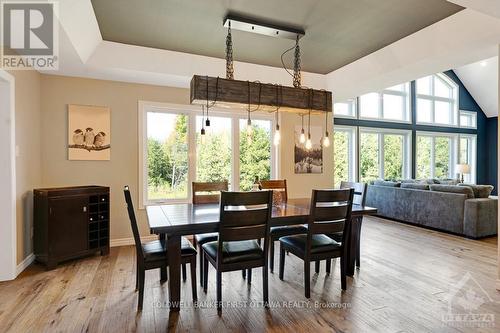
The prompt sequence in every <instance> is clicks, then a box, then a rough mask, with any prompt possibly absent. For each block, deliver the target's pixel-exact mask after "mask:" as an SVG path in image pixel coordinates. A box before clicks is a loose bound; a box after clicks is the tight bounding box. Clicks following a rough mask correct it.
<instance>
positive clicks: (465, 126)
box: [458, 110, 477, 129]
mask: <svg viewBox="0 0 500 333" xmlns="http://www.w3.org/2000/svg"><path fill="white" fill-rule="evenodd" d="M462 115H464V116H471V117H472V119H474V124H473V125H472V126H467V125H462V124H461V123H460V117H461V116H462ZM458 125H459V126H460V127H461V128H472V129H477V112H475V111H466V110H459V113H458Z"/></svg>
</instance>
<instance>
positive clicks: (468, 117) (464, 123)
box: [460, 110, 477, 128]
mask: <svg viewBox="0 0 500 333" xmlns="http://www.w3.org/2000/svg"><path fill="white" fill-rule="evenodd" d="M460 127H465V128H477V114H476V112H473V111H462V110H460Z"/></svg>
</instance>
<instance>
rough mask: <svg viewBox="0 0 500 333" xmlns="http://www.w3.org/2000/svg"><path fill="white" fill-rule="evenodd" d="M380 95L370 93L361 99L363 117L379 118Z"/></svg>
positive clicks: (360, 107)
mask: <svg viewBox="0 0 500 333" xmlns="http://www.w3.org/2000/svg"><path fill="white" fill-rule="evenodd" d="M378 109H379V94H377V93H369V94H366V95H362V96H361V97H360V98H359V110H360V115H361V117H368V118H379V114H378Z"/></svg>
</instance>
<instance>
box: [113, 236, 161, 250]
mask: <svg viewBox="0 0 500 333" xmlns="http://www.w3.org/2000/svg"><path fill="white" fill-rule="evenodd" d="M157 239H158V235H150V236H144V237H141V241H143V242H150V241H154V240H157ZM134 244H135V241H134V238H133V237H129V238H115V239H112V240H110V241H109V246H110V247H117V246H127V245H134Z"/></svg>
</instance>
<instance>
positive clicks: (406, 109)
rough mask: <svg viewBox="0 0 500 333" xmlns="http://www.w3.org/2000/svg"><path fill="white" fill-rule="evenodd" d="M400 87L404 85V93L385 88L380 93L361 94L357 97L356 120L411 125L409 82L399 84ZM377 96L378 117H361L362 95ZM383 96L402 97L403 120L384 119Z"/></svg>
mask: <svg viewBox="0 0 500 333" xmlns="http://www.w3.org/2000/svg"><path fill="white" fill-rule="evenodd" d="M401 85H404V87H405V90H404V91H398V90H392V89H390V88H391V87H389V88H386V89H384V90H382V91H380V92H370V93H367V94H363V95H361V96H359V97H357V114H358V119H361V120H370V121H381V122H390V123H403V124H411V122H412V114H411V105H410V104H411V103H410V101H411V96H412V95H411V85H410V82H404V83H401ZM372 93H374V94H377V97H378V116H377V117H367V116H362V114H361V102H360V99H361V97H362V96H364V95H368V94H372ZM384 95H391V96H398V97H403V116H404V117H403V118H404V119H389V118H384Z"/></svg>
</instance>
